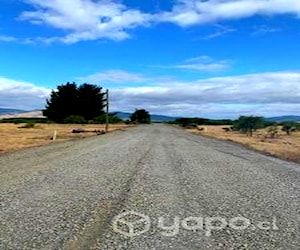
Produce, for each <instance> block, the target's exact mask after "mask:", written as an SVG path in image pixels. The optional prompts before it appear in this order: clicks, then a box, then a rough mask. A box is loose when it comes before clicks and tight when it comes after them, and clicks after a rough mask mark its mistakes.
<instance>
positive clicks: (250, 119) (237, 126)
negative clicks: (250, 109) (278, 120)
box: [233, 116, 265, 136]
mask: <svg viewBox="0 0 300 250" xmlns="http://www.w3.org/2000/svg"><path fill="white" fill-rule="evenodd" d="M264 124H265V122H264V119H263V118H262V117H259V116H240V117H239V119H238V120H236V121H235V122H234V124H233V128H234V130H239V131H241V132H243V133H246V134H247V135H248V136H252V135H253V132H254V131H256V129H259V128H263V127H264Z"/></svg>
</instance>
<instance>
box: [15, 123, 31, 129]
mask: <svg viewBox="0 0 300 250" xmlns="http://www.w3.org/2000/svg"><path fill="white" fill-rule="evenodd" d="M34 127H35V123H26V124H24V125H23V126H21V127H19V128H34Z"/></svg>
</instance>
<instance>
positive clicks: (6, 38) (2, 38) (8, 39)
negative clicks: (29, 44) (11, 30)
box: [0, 35, 17, 42]
mask: <svg viewBox="0 0 300 250" xmlns="http://www.w3.org/2000/svg"><path fill="white" fill-rule="evenodd" d="M0 41H1V42H15V41H17V38H15V37H13V36H5V35H0Z"/></svg>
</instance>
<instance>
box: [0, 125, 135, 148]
mask: <svg viewBox="0 0 300 250" xmlns="http://www.w3.org/2000/svg"><path fill="white" fill-rule="evenodd" d="M23 125H24V124H12V123H0V154H1V153H4V152H10V151H15V150H18V149H22V148H28V147H33V146H41V145H45V144H49V143H53V142H54V141H53V140H52V137H53V134H54V131H57V138H56V141H64V140H69V139H75V138H85V137H90V136H94V135H96V133H95V132H92V131H94V130H104V129H105V125H102V124H86V125H78V124H73V125H72V124H36V125H35V126H34V128H20V127H21V126H23ZM128 127H130V125H125V124H110V125H109V132H110V131H114V130H119V129H125V128H128ZM77 128H83V129H85V130H86V131H91V132H86V133H80V134H74V133H71V132H72V130H73V129H77Z"/></svg>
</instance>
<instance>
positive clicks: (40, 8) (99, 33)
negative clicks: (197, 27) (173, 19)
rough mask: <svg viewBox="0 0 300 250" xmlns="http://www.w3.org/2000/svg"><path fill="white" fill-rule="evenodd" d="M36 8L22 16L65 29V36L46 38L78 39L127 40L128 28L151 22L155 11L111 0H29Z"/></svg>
mask: <svg viewBox="0 0 300 250" xmlns="http://www.w3.org/2000/svg"><path fill="white" fill-rule="evenodd" d="M25 2H26V3H28V4H30V5H32V6H33V7H34V8H35V10H32V11H25V12H23V13H22V14H21V16H20V20H24V21H29V22H31V23H32V24H36V25H42V24H44V25H49V26H52V27H54V28H58V29H61V30H64V31H65V32H66V33H67V35H66V36H64V37H52V38H45V41H46V42H49V41H50V42H52V41H62V42H64V43H75V42H78V41H82V40H96V39H99V38H108V39H112V40H123V39H126V38H128V37H130V35H129V34H128V32H127V31H128V30H129V29H132V28H135V27H137V26H145V25H148V23H149V21H150V18H151V15H149V14H146V13H142V12H140V11H138V10H134V9H128V8H127V7H126V6H125V5H122V4H121V3H117V2H116V1H110V0H99V1H92V0H73V1H69V0H26V1H25Z"/></svg>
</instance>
